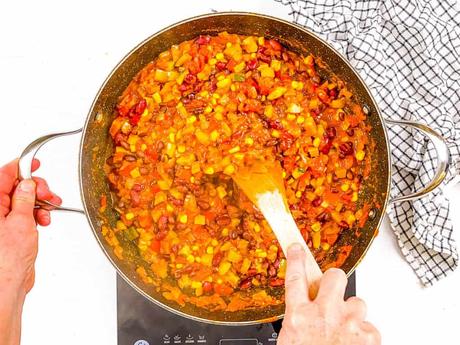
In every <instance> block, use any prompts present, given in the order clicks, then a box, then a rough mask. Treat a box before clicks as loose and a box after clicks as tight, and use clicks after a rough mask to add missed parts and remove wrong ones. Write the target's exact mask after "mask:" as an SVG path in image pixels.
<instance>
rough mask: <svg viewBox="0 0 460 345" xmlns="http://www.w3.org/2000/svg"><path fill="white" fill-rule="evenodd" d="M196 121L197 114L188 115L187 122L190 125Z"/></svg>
mask: <svg viewBox="0 0 460 345" xmlns="http://www.w3.org/2000/svg"><path fill="white" fill-rule="evenodd" d="M194 122H196V116H195V115H192V116H189V117H187V120H186V123H187V124H188V125H191V124H192V123H194Z"/></svg>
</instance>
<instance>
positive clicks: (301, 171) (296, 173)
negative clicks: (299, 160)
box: [292, 168, 303, 179]
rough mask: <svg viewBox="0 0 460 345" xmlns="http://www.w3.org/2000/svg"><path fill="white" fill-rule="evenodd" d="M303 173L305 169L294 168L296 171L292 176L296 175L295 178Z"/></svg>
mask: <svg viewBox="0 0 460 345" xmlns="http://www.w3.org/2000/svg"><path fill="white" fill-rule="evenodd" d="M302 175H303V170H300V169H298V168H297V169H294V171H293V172H292V177H294V178H295V179H298V178H299V177H300V176H302Z"/></svg>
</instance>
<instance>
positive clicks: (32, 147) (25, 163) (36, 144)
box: [18, 128, 85, 214]
mask: <svg viewBox="0 0 460 345" xmlns="http://www.w3.org/2000/svg"><path fill="white" fill-rule="evenodd" d="M81 131H82V128H80V129H77V130H75V131H70V132H61V133H54V134H48V135H44V136H43V137H40V138H38V139H36V140H34V141H33V142H31V143H30V144H29V145H28V146H27V147H26V148H25V149H24V151H23V152H22V153H21V155H20V157H19V163H18V164H19V169H18V170H19V178H20V179H30V178H32V161H33V159H34V157H35V155H36V154H37V152H38V150H40V148H41V147H42V146H43V145H44V144H46V143H47V142H48V141H50V140H53V139H56V138H59V137H62V136H65V135H72V134H78V133H81ZM35 208H43V209H46V210H49V211H50V210H57V211H69V212H77V213H83V214H84V213H85V211H83V210H80V209H77V208H72V207H64V206H59V205H55V204H53V203H51V202H49V201H46V200H40V199H37V200H36V201H35Z"/></svg>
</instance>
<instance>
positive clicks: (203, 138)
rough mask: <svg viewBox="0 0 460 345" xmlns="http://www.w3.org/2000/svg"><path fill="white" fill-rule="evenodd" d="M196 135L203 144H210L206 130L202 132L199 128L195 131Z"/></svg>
mask: <svg viewBox="0 0 460 345" xmlns="http://www.w3.org/2000/svg"><path fill="white" fill-rule="evenodd" d="M195 136H196V138H197V140H198V141H199V142H200V143H201V144H203V145H208V144H209V135H207V134H206V133H205V132H202V131H200V130H197V131H196V132H195Z"/></svg>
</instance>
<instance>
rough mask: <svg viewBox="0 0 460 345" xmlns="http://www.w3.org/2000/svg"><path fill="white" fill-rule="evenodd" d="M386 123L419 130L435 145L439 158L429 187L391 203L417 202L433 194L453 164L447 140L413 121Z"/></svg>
mask: <svg viewBox="0 0 460 345" xmlns="http://www.w3.org/2000/svg"><path fill="white" fill-rule="evenodd" d="M385 122H386V123H387V124H389V125H398V126H409V127H412V128H415V129H418V130H419V131H420V132H422V133H423V134H425V135H426V136H427V137H428V139H429V140H431V142H432V143H433V145H434V148H435V149H436V158H437V165H438V166H437V168H436V173H435V175H434V177H433V179H432V180H431V181H430V183H428V185H427V186H426V187H425V188H423V189H422V190H419V191H417V192H414V193H411V194H408V195H402V196H398V197H396V198H394V199H390V201H389V202H390V203H396V202H402V201H408V200H416V199H420V198H421V197H423V196H425V195H427V194H428V193H431V192H432V191H433V190H435V189H436V188H437V187H438V186H439V185H440V184H441V183H442V181H444V179H445V178H446V176H447V171H448V169H449V165H450V164H451V156H450V151H449V147H448V146H447V142H446V139H444V138H443V137H442V136H441V135H440V134H439V133H438V132H436V131H435V130H433V129H432V128H431V127H428V126H427V125H424V124H422V123H418V122H413V121H405V120H388V119H386V120H385Z"/></svg>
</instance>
